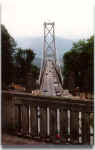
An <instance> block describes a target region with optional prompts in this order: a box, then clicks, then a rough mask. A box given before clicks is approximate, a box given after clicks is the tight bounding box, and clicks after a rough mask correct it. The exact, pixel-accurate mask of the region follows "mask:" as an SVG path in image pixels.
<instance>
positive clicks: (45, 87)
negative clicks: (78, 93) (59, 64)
mask: <svg viewBox="0 0 95 150" xmlns="http://www.w3.org/2000/svg"><path fill="white" fill-rule="evenodd" d="M41 93H42V95H45V96H61V95H62V93H63V88H62V86H61V83H60V82H59V78H58V75H57V73H56V70H55V68H54V66H53V63H52V61H51V60H48V61H47V64H46V68H45V72H44V76H43V80H42V85H41Z"/></svg>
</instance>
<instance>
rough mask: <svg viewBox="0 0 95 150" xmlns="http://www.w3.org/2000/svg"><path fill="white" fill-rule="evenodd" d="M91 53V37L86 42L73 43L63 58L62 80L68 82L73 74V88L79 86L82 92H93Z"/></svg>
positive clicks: (92, 46)
mask: <svg viewBox="0 0 95 150" xmlns="http://www.w3.org/2000/svg"><path fill="white" fill-rule="evenodd" d="M93 51H94V37H93V36H91V37H90V38H89V39H87V40H80V41H78V42H77V43H73V47H72V49H71V50H70V51H69V52H66V53H65V54H64V56H63V63H64V72H63V74H64V80H70V79H69V77H70V75H71V74H72V73H73V74H74V77H73V78H72V80H73V83H74V86H75V87H76V86H79V87H80V89H81V90H83V91H90V92H91V91H92V90H93V67H94V63H93V60H94V59H93ZM68 82H69V81H68ZM66 88H68V85H67V87H66Z"/></svg>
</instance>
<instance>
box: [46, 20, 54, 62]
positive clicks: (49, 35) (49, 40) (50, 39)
mask: <svg viewBox="0 0 95 150" xmlns="http://www.w3.org/2000/svg"><path fill="white" fill-rule="evenodd" d="M54 26H55V23H54V22H51V23H50V22H48V23H46V22H44V44H43V63H44V62H45V61H46V60H48V59H52V60H53V62H54V63H56V47H55V29H54Z"/></svg>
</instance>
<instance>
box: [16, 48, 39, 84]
mask: <svg viewBox="0 0 95 150" xmlns="http://www.w3.org/2000/svg"><path fill="white" fill-rule="evenodd" d="M34 58H35V53H34V52H33V50H32V49H21V48H18V49H17V51H16V54H15V63H16V75H17V80H18V78H19V82H21V83H22V84H23V85H24V86H25V85H26V82H27V81H26V77H27V74H29V73H31V76H32V80H33V83H34V82H36V80H37V78H38V75H39V69H38V68H37V67H36V66H35V65H34V64H33V60H34ZM34 84H36V83H34ZM31 86H32V85H31Z"/></svg>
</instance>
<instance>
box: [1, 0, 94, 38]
mask: <svg viewBox="0 0 95 150" xmlns="http://www.w3.org/2000/svg"><path fill="white" fill-rule="evenodd" d="M94 8H95V1H94V0H2V2H1V12H2V13H1V14H2V15H1V16H2V19H1V22H2V24H4V25H5V27H6V28H7V29H8V31H9V33H10V34H11V36H13V37H28V36H32V37H33V36H35V37H36V36H43V23H44V22H55V34H56V36H61V37H64V38H67V39H76V38H87V37H89V36H90V35H92V34H93V30H94V27H93V26H94V25H93V24H94V12H95V11H94Z"/></svg>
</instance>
